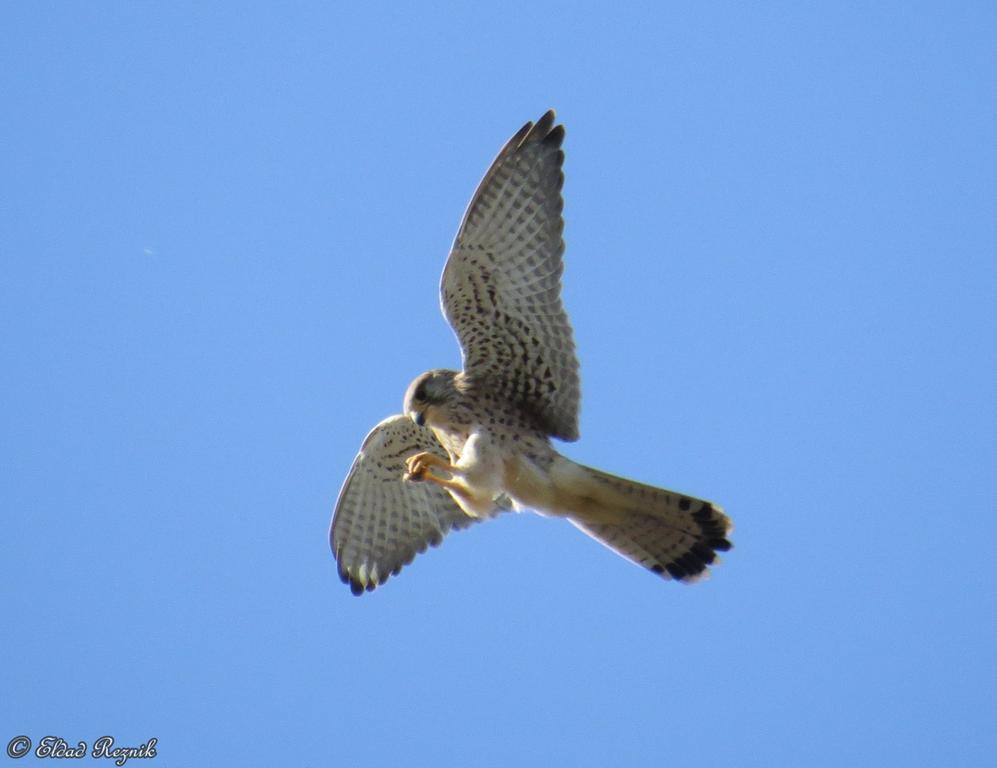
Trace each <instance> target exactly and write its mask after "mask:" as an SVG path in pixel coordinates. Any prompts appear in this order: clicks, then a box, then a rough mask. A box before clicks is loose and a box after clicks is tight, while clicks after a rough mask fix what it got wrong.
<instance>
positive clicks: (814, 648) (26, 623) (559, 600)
mask: <svg viewBox="0 0 997 768" xmlns="http://www.w3.org/2000/svg"><path fill="white" fill-rule="evenodd" d="M759 5H762V7H759ZM0 16H2V24H0V92H2V103H3V118H2V120H0V257H2V264H0V510H2V520H3V523H4V529H5V533H4V536H3V537H2V542H0V553H2V554H0V596H2V600H3V603H2V611H3V614H4V616H5V618H4V620H3V621H2V622H0V648H2V651H3V654H2V655H3V661H2V662H0V692H2V693H0V743H3V744H6V743H7V742H8V741H9V740H10V739H12V738H13V737H15V736H17V735H22V734H23V735H27V736H28V737H29V738H31V739H32V741H33V743H37V742H38V740H40V739H41V738H42V737H44V736H46V735H55V736H60V737H62V738H64V739H65V740H66V741H67V742H69V743H70V744H76V743H77V742H79V741H85V742H87V744H88V745H89V744H92V743H93V741H95V740H96V739H97V738H99V737H100V736H102V735H105V734H108V735H112V736H113V737H114V738H115V739H116V741H117V743H118V744H119V745H126V746H138V745H139V744H142V743H143V742H146V741H147V740H148V739H150V738H153V737H155V738H156V739H158V747H157V751H158V757H157V758H156V759H155V760H153V761H143V762H142V763H141V764H142V765H145V764H148V765H151V766H153V768H155V766H161V768H165V766H200V765H233V766H236V765H237V766H246V765H305V766H311V765H315V766H319V765H321V766H359V765H365V766H397V765H414V766H418V765H447V764H451V765H468V766H552V765H577V766H607V765H642V766H656V765H662V766H665V765H692V764H695V765H728V766H729V765H736V766H748V765H759V766H772V765H793V766H841V765H849V766H877V768H880V767H882V766H904V767H905V768H909V766H912V765H938V766H959V765H961V766H966V765H983V764H985V763H986V762H987V761H988V760H991V759H992V757H993V754H994V752H995V751H997V727H995V725H994V724H995V722H997V721H995V713H997V566H995V557H994V553H993V544H994V540H995V538H997V523H995V516H997V395H995V393H997V352H995V350H997V312H995V304H997V106H995V105H997V45H995V40H997V6H995V5H994V4H993V3H989V2H987V3H984V2H980V3H949V4H922V3H909V2H903V3H875V4H868V5H866V4H852V3H847V4H846V3H797V2H786V3H768V4H743V3H730V4H714V3H698V2H696V3H691V2H690V3H658V2H656V3H647V4H631V3H612V4H608V3H607V4H601V5H597V4H585V3H575V2H573V3H561V2H544V3H536V2H529V3H521V2H515V1H512V2H503V3H501V4H497V3H459V4H458V3H436V4H428V3H423V4H405V5H403V4H395V3H356V2H351V3H315V4H305V3H290V4H276V3H274V4H269V5H268V6H265V5H263V4H257V5H253V4H246V3H211V4H208V3H182V2H171V3H158V4H152V3H44V2H30V3H29V2H24V3H7V4H5V5H4V8H3V11H2V12H0ZM549 107H555V108H556V109H557V110H558V116H559V119H560V120H562V121H563V123H564V124H565V126H566V128H567V138H566V142H565V147H566V155H567V159H566V164H565V172H566V183H565V199H566V206H565V218H566V229H565V237H566V241H567V253H566V257H565V258H566V269H565V274H564V300H565V303H566V306H567V309H568V311H569V313H570V315H571V318H572V321H573V323H574V327H575V331H576V339H577V344H578V350H579V356H580V359H581V363H582V384H583V405H582V414H581V432H582V438H581V440H580V441H579V442H578V443H575V444H571V445H566V446H562V447H563V449H564V451H565V452H566V453H567V454H568V455H569V456H571V457H572V458H574V459H576V460H578V461H582V462H584V463H586V464H591V465H595V466H598V467H601V468H604V469H606V470H609V471H613V472H616V473H619V474H624V475H627V476H630V477H633V478H635V479H639V480H642V481H645V482H649V483H654V484H658V485H663V486H667V487H671V488H675V489H678V490H682V491H686V492H688V493H692V494H696V495H700V496H704V497H707V498H711V499H715V500H716V501H717V502H719V503H720V504H722V505H723V506H724V507H725V508H726V510H727V511H728V513H729V514H730V515H731V517H732V518H733V520H734V522H735V526H736V528H735V531H734V534H733V540H734V544H735V548H734V549H733V550H732V551H731V552H730V553H727V554H726V555H725V556H724V562H723V564H722V565H721V566H720V567H719V568H717V569H715V571H714V573H713V576H712V578H711V579H709V580H708V581H707V582H705V583H701V584H697V585H694V586H681V585H677V584H674V583H668V582H664V581H662V580H660V579H658V578H656V577H654V576H652V575H650V574H648V573H646V572H644V571H642V570H641V569H639V568H637V567H634V566H633V565H631V564H629V563H627V562H626V561H624V560H623V559H621V558H619V557H617V556H616V555H614V554H613V553H611V552H609V551H608V550H606V549H604V548H603V547H601V546H599V545H598V544H596V543H595V542H593V541H591V540H590V539H588V538H587V537H585V536H584V535H582V534H581V533H579V532H578V531H576V530H575V529H574V528H573V527H571V526H570V525H568V524H567V523H565V522H563V521H559V520H552V519H544V518H541V517H538V516H535V515H530V514H523V515H508V516H506V517H504V518H502V519H500V520H498V521H496V522H493V523H489V524H487V525H482V526H477V527H475V528H474V529H472V530H469V531H466V532H461V533H458V534H454V535H453V536H451V537H450V538H449V539H448V540H447V541H446V542H445V543H444V545H443V546H442V547H440V548H439V549H436V550H432V551H430V552H429V553H428V554H425V555H423V556H421V557H420V558H418V559H417V560H416V561H415V563H413V564H412V565H411V566H410V567H409V568H407V569H406V570H405V571H403V572H402V574H401V575H400V576H399V577H398V578H395V579H392V580H391V581H390V582H388V584H386V585H385V586H384V588H383V589H380V590H378V591H377V592H376V593H374V594H371V595H366V596H364V597H362V598H360V599H357V598H354V597H353V596H352V595H350V592H349V590H348V589H347V588H346V587H345V586H344V585H342V584H341V583H340V582H339V580H338V579H337V577H336V572H335V563H334V561H333V558H332V555H331V553H330V551H329V546H328V541H327V527H328V523H329V517H330V513H331V511H332V507H333V504H334V502H335V498H336V495H337V493H338V491H339V486H340V483H341V482H342V480H343V478H344V476H345V474H346V472H347V470H348V468H349V466H350V462H351V461H352V460H353V456H354V454H355V453H356V450H357V449H358V447H359V445H360V442H361V440H362V438H363V437H364V435H365V434H366V432H367V431H368V429H370V427H371V426H373V425H374V424H375V423H376V422H378V421H379V420H380V419H382V418H384V417H385V416H388V415H389V414H392V413H396V412H398V411H399V410H400V408H401V400H402V395H403V393H404V390H405V387H406V386H407V385H408V383H409V381H410V380H411V379H412V378H413V377H414V376H415V375H416V374H418V373H420V372H421V371H423V370H425V369H427V368H431V367H439V366H450V367H453V366H456V365H458V364H459V356H458V350H457V346H456V343H455V341H454V338H453V336H452V334H451V331H450V330H449V328H448V327H447V325H446V324H445V322H444V320H443V318H442V316H441V314H440V311H439V306H438V294H437V286H438V280H439V275H440V272H441V270H442V268H443V263H444V260H445V258H446V255H447V250H448V248H449V245H450V241H451V238H452V237H453V234H454V232H455V230H456V227H457V224H458V221H459V218H460V214H461V212H462V211H463V209H464V206H465V204H466V202H467V200H468V198H469V196H470V194H471V192H472V191H473V189H474V187H475V185H476V184H477V182H478V180H479V178H480V177H481V174H482V173H483V172H484V170H485V168H486V167H487V165H488V163H489V162H490V160H491V159H492V157H493V156H494V154H495V153H496V151H497V150H498V149H499V147H500V146H501V145H502V143H503V142H504V141H505V140H506V139H507V138H508V137H509V136H510V135H511V134H512V133H513V132H514V131H515V130H516V129H518V128H519V127H520V125H522V124H523V123H524V122H525V121H527V120H530V119H536V118H537V117H539V116H540V115H541V114H542V113H543V111H544V110H546V109H547V108H549ZM3 759H5V760H6V758H3ZM44 762H47V761H44ZM85 762H87V763H89V762H91V761H90V760H89V759H88V760H87V761H85ZM36 763H37V764H43V761H37V760H36V758H34V757H28V758H25V759H24V760H23V761H21V762H20V763H18V764H19V765H30V764H36ZM81 764H82V763H81ZM130 764H131V763H130ZM135 764H138V763H135Z"/></svg>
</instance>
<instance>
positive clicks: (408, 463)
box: [405, 451, 454, 481]
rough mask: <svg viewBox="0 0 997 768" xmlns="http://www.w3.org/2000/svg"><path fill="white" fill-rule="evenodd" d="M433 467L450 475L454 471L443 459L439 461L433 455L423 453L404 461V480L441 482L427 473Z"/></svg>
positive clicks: (426, 452)
mask: <svg viewBox="0 0 997 768" xmlns="http://www.w3.org/2000/svg"><path fill="white" fill-rule="evenodd" d="M433 467H435V468H436V469H439V470H442V471H443V472H446V473H447V474H450V475H452V474H453V471H454V468H453V467H452V466H451V465H450V464H449V463H448V462H447V461H446V460H445V459H441V458H440V457H439V456H437V455H436V454H435V453H429V452H428V451H423V452H422V453H417V454H415V455H414V456H409V457H408V458H407V459H405V479H406V480H415V481H419V480H441V479H442V478H439V477H436V476H435V475H433V473H432V472H430V471H429V470H430V469H431V468H433Z"/></svg>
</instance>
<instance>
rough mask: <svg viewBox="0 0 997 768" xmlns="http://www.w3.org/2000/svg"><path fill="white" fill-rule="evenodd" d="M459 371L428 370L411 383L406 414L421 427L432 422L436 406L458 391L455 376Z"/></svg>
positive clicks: (405, 405)
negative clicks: (455, 386) (455, 385)
mask: <svg viewBox="0 0 997 768" xmlns="http://www.w3.org/2000/svg"><path fill="white" fill-rule="evenodd" d="M456 375H457V371H450V370H447V369H445V368H437V369H435V370H432V371H426V372H425V373H424V374H422V375H421V376H419V377H417V378H416V380H415V381H413V382H412V383H411V384H409V387H408V391H407V392H406V393H405V404H404V406H403V408H404V412H405V415H406V416H408V417H409V418H410V419H412V421H414V422H415V423H416V424H418V425H419V426H420V427H421V426H424V425H425V424H427V423H428V424H432V423H433V421H434V419H433V413H432V411H433V410H434V409H435V408H439V407H440V406H443V405H446V403H448V402H449V401H451V400H452V398H453V395H454V394H455V393H456V389H455V388H454V376H456Z"/></svg>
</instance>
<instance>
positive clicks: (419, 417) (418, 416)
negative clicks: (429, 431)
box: [412, 411, 426, 427]
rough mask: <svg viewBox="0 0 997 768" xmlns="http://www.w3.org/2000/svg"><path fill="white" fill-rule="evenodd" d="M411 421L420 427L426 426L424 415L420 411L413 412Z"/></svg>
mask: <svg viewBox="0 0 997 768" xmlns="http://www.w3.org/2000/svg"><path fill="white" fill-rule="evenodd" d="M412 421H414V422H415V423H416V424H418V425H419V426H420V427H424V426H426V414H424V413H423V412H422V411H413V412H412Z"/></svg>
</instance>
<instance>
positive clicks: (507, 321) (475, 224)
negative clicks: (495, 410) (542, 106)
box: [440, 110, 581, 440]
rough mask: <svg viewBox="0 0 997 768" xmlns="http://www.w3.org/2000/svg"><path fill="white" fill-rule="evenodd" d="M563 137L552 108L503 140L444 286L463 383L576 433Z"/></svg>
mask: <svg viewBox="0 0 997 768" xmlns="http://www.w3.org/2000/svg"><path fill="white" fill-rule="evenodd" d="M563 140H564V126H561V125H558V126H555V125H554V112H553V110H551V111H549V112H547V114H545V115H544V116H543V117H541V118H540V120H539V121H538V122H537V124H536V125H533V123H527V124H526V125H524V126H523V127H522V128H521V129H520V130H519V132H518V133H517V134H516V135H515V136H513V137H512V138H511V139H510V140H509V142H508V143H507V144H506V145H505V147H503V148H502V151H501V152H499V154H498V157H497V158H495V161H494V162H493V163H492V165H491V167H490V168H489V169H488V172H487V173H486V174H485V177H484V179H482V181H481V183H480V184H479V185H478V189H477V191H476V192H475V193H474V197H472V198H471V203H470V205H468V207H467V212H466V213H465V214H464V220H463V222H462V223H461V226H460V229H459V230H458V232H457V237H456V239H455V240H454V244H453V248H452V249H451V251H450V258H449V259H448V260H447V265H446V268H445V269H444V270H443V280H442V284H441V286H440V292H441V299H442V305H443V314H444V315H445V316H446V318H447V320H448V321H449V323H450V325H451V326H453V329H454V332H455V333H456V334H457V339H458V341H459V342H460V346H461V352H462V353H463V357H464V372H463V376H462V377H461V378H460V379H458V381H459V382H460V383H461V386H462V387H464V388H465V390H466V391H470V392H475V391H477V392H480V393H482V394H485V393H487V394H489V395H491V396H497V397H498V398H499V399H500V400H501V401H504V402H509V403H513V404H515V405H516V406H517V407H519V408H520V409H521V410H522V411H523V412H524V413H525V414H526V415H528V416H529V417H530V418H531V420H532V421H533V422H534V423H535V424H536V425H537V427H538V428H540V429H543V430H544V431H545V432H547V433H548V434H551V435H553V436H555V437H560V438H563V439H565V440H575V439H577V438H578V404H579V398H580V389H581V388H580V384H579V379H578V360H577V358H576V357H575V344H574V341H573V339H572V332H571V324H570V323H569V322H568V317H567V314H566V313H565V311H564V307H563V305H562V304H561V272H562V270H563V262H562V259H561V256H562V254H563V253H564V240H563V239H562V237H561V232H562V230H563V228H564V221H563V219H562V218H561V209H562V207H563V205H564V203H563V200H562V199H561V186H562V184H563V183H564V174H563V173H562V172H561V166H562V164H563V162H564V153H563V152H562V151H561V142H562V141H563Z"/></svg>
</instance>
